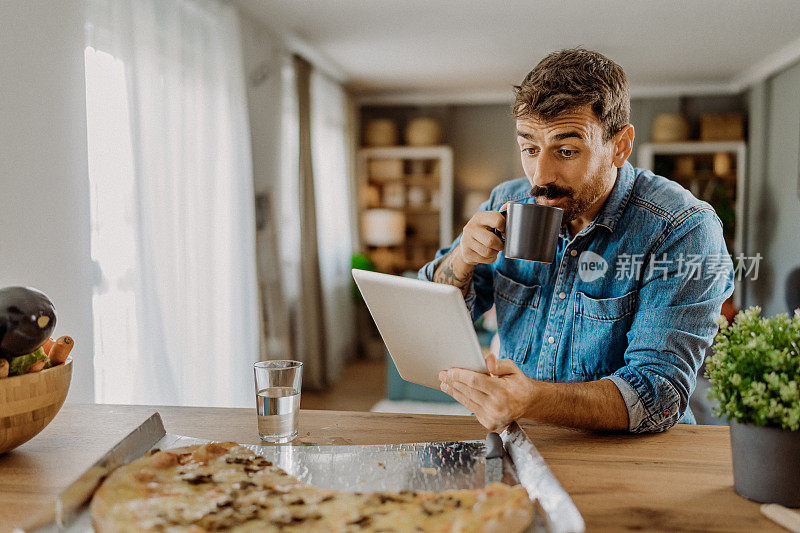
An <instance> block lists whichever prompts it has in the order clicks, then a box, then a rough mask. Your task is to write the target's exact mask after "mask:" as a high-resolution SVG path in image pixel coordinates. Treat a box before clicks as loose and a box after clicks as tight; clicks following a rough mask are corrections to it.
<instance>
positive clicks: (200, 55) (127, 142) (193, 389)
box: [86, 0, 259, 407]
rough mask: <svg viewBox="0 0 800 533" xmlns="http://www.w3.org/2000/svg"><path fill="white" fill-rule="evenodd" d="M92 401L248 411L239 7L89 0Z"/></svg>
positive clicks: (254, 352)
mask: <svg viewBox="0 0 800 533" xmlns="http://www.w3.org/2000/svg"><path fill="white" fill-rule="evenodd" d="M88 22H89V23H88V25H87V36H88V43H87V44H88V46H89V48H87V51H86V61H87V63H86V75H87V117H88V124H89V128H88V129H89V159H90V161H89V174H90V183H91V187H92V231H93V234H92V255H93V259H94V260H95V263H96V264H97V266H98V267H99V268H98V272H97V286H96V290H95V298H94V315H95V346H96V349H95V354H96V356H95V379H96V383H97V387H96V389H97V392H96V400H97V401H99V402H118V403H142V404H166V405H198V406H247V407H250V406H252V405H253V402H254V397H253V377H252V363H253V362H254V361H256V360H257V359H258V338H259V327H258V307H257V297H258V296H257V294H258V293H257V283H256V273H255V264H256V263H255V244H254V243H255V222H254V200H253V198H254V197H253V176H252V159H251V153H250V146H251V145H250V136H249V135H250V134H249V124H248V115H247V103H246V87H245V74H244V69H243V65H242V53H241V42H240V37H239V27H238V19H237V14H236V11H235V9H234V8H233V7H231V6H230V5H227V4H223V3H220V2H218V1H216V0H89V10H88Z"/></svg>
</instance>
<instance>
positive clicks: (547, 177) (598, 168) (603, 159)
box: [517, 105, 616, 222]
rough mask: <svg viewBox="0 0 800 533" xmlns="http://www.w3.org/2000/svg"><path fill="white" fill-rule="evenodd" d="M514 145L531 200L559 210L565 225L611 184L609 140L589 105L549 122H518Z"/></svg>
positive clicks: (610, 142)
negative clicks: (525, 177)
mask: <svg viewBox="0 0 800 533" xmlns="http://www.w3.org/2000/svg"><path fill="white" fill-rule="evenodd" d="M517 143H518V144H519V148H520V151H521V153H522V154H521V155H522V168H523V169H524V170H525V175H526V176H527V177H528V180H529V181H530V182H531V196H533V197H535V198H536V202H537V203H539V204H542V205H549V206H556V207H560V208H562V209H563V210H564V222H570V221H572V220H574V219H575V218H577V217H579V216H581V215H582V214H583V213H585V212H586V211H587V210H588V209H589V208H591V207H592V206H593V205H594V204H595V203H597V201H598V200H599V199H600V198H601V197H602V196H603V194H604V193H605V192H607V191H608V190H610V188H611V186H613V181H612V180H613V179H614V177H615V176H616V173H612V172H611V170H612V168H613V166H614V165H613V159H612V155H613V150H614V140H613V139H611V140H609V141H608V142H603V126H602V124H601V123H600V121H599V120H598V119H597V117H596V116H595V114H594V111H592V109H591V107H590V106H588V105H587V106H584V107H581V108H578V109H576V110H574V111H569V112H567V113H565V114H563V115H561V116H559V117H558V118H556V119H554V120H552V121H549V122H542V121H541V120H538V119H536V118H532V117H530V118H524V119H517Z"/></svg>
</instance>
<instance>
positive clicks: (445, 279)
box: [433, 255, 472, 292]
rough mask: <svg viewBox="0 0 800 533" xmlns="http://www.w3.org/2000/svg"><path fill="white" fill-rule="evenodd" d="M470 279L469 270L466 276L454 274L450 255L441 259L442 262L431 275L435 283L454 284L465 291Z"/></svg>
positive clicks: (470, 273)
mask: <svg viewBox="0 0 800 533" xmlns="http://www.w3.org/2000/svg"><path fill="white" fill-rule="evenodd" d="M471 280H472V272H469V273H468V274H467V275H466V276H459V275H458V274H456V271H455V270H454V269H453V257H452V255H450V256H448V257H447V258H445V260H444V261H442V264H441V265H439V268H437V269H436V272H435V273H434V275H433V281H435V282H436V283H446V284H448V285H454V286H456V287H458V288H460V289H461V290H462V291H463V292H466V290H467V286H468V285H469V282H470V281H471Z"/></svg>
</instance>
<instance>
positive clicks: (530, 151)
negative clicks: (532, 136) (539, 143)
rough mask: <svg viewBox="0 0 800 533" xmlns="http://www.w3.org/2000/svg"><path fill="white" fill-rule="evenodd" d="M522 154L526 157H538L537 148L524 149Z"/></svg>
mask: <svg viewBox="0 0 800 533" xmlns="http://www.w3.org/2000/svg"><path fill="white" fill-rule="evenodd" d="M522 153H523V154H526V155H536V148H523V149H522Z"/></svg>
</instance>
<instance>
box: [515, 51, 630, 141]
mask: <svg viewBox="0 0 800 533" xmlns="http://www.w3.org/2000/svg"><path fill="white" fill-rule="evenodd" d="M514 93H515V95H516V96H515V100H514V107H513V113H514V117H515V118H518V119H519V118H522V119H524V118H536V119H538V120H543V121H545V122H547V121H550V120H553V119H555V118H556V117H558V116H559V115H562V114H564V113H566V112H570V111H574V110H575V109H576V108H578V107H582V106H584V105H591V106H592V110H594V113H595V115H597V118H598V120H599V121H600V123H601V124H602V125H603V141H608V140H610V139H611V138H612V137H613V136H614V134H615V133H617V132H618V131H619V130H621V129H622V128H623V127H624V126H625V125H626V124H628V122H629V121H630V116H631V98H630V90H629V89H628V80H627V79H626V78H625V72H624V71H623V70H622V67H620V66H619V65H617V64H616V63H614V62H613V61H611V60H610V59H608V58H607V57H606V56H604V55H603V54H600V53H599V52H594V51H592V50H586V49H585V48H571V49H568V50H559V51H558V52H553V53H551V54H548V55H547V56H546V57H545V58H544V59H542V60H541V61H540V62H539V64H538V65H536V67H534V69H533V70H532V71H530V72H529V73H528V75H527V76H525V79H524V80H522V83H521V84H519V85H515V86H514Z"/></svg>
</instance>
